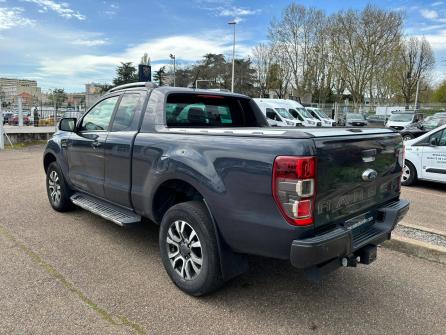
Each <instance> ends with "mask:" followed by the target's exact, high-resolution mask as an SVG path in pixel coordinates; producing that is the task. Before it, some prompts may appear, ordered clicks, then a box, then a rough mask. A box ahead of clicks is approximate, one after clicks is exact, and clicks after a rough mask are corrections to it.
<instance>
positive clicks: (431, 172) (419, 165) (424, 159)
mask: <svg viewBox="0 0 446 335" xmlns="http://www.w3.org/2000/svg"><path fill="white" fill-rule="evenodd" d="M404 145H405V147H406V157H405V164H404V168H403V174H402V176H401V184H403V185H405V186H408V185H412V184H413V183H414V182H415V181H417V180H418V179H421V180H429V181H436V182H440V183H446V125H443V126H441V127H438V128H435V129H434V130H431V131H430V132H428V133H426V134H424V135H421V136H420V137H417V138H415V139H413V140H410V141H406V142H404Z"/></svg>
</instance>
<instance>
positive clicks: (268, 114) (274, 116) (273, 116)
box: [266, 108, 281, 121]
mask: <svg viewBox="0 0 446 335" xmlns="http://www.w3.org/2000/svg"><path fill="white" fill-rule="evenodd" d="M266 117H267V118H268V119H271V120H274V121H281V120H280V118H279V117H278V116H277V114H276V113H275V112H274V111H273V110H272V109H271V108H267V109H266Z"/></svg>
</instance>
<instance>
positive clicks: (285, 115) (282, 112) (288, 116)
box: [276, 108, 294, 120]
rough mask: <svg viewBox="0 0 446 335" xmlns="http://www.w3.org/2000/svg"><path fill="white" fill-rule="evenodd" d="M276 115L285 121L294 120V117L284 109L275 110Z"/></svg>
mask: <svg viewBox="0 0 446 335" xmlns="http://www.w3.org/2000/svg"><path fill="white" fill-rule="evenodd" d="M276 111H277V113H279V115H280V116H281V117H283V118H285V119H290V120H292V119H294V117H293V116H292V115H291V114H290V113H289V112H288V111H287V110H286V109H285V108H276Z"/></svg>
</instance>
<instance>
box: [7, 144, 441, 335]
mask: <svg viewBox="0 0 446 335" xmlns="http://www.w3.org/2000/svg"><path fill="white" fill-rule="evenodd" d="M41 161H42V147H33V148H27V149H21V150H18V151H16V150H7V151H4V152H0V208H1V210H0V264H1V266H0V306H1V307H0V334H49V333H53V334H54V333H57V334H173V333H179V334H444V330H445V329H446V299H445V297H446V266H444V265H441V264H438V263H434V262H430V261H426V260H422V259H418V258H415V257H409V256H406V255H404V254H400V253H398V252H393V251H390V250H387V249H383V248H380V250H379V256H378V259H377V261H376V262H374V263H373V264H371V265H370V266H359V267H358V268H356V269H352V268H345V269H340V270H338V271H336V272H335V273H333V274H331V275H329V276H328V277H326V278H325V279H324V280H323V281H321V282H320V283H310V282H308V281H306V280H305V278H304V277H303V275H302V273H301V272H300V271H298V270H296V269H294V268H292V267H291V265H290V264H289V263H288V262H283V261H277V260H270V259H265V258H258V257H251V258H250V271H249V272H248V273H246V274H244V275H242V276H240V277H239V278H236V279H234V280H232V281H231V282H229V283H228V284H227V285H226V286H225V287H224V288H223V289H221V290H220V291H218V292H216V293H214V294H212V295H209V296H206V297H203V298H192V297H190V296H187V295H186V294H184V293H182V292H181V291H179V290H178V289H176V287H175V286H174V285H173V284H172V283H171V282H170V280H169V278H168V276H167V274H166V273H165V271H164V268H163V266H162V264H161V260H160V257H159V251H158V236H157V235H158V228H157V227H156V226H154V225H152V224H143V225H141V226H140V227H137V228H134V229H123V228H120V227H118V226H116V225H114V224H113V223H110V222H107V221H105V220H103V219H101V218H99V217H97V216H95V215H93V214H90V213H88V212H86V211H84V210H81V209H78V210H75V211H73V212H70V213H64V214H62V213H57V212H55V211H53V210H52V209H51V207H50V205H49V203H48V199H47V197H46V192H45V184H44V173H43V169H42V163H41ZM414 191H418V192H424V193H427V194H428V195H416V193H415V192H414ZM406 192H407V196H406ZM441 194H443V190H442V189H439V188H436V187H433V188H432V187H431V186H429V185H428V186H426V185H423V186H421V187H414V188H410V191H409V190H408V189H406V188H405V189H404V190H403V195H404V197H406V198H409V196H411V197H413V199H411V200H412V201H413V204H412V209H411V211H410V214H409V216H408V217H407V219H409V220H413V221H414V222H415V221H417V220H418V215H422V216H420V218H423V223H426V222H429V223H430V222H437V223H436V225H437V224H438V225H440V226H441V223H442V222H443V223H444V221H441V218H439V221H435V220H437V219H436V216H437V215H438V214H439V213H440V212H441V209H440V208H439V205H438V203H442V205H441V206H444V205H445V204H444V202H445V201H443V202H442V201H441V200H442V198H441ZM427 197H432V198H431V199H437V197H438V202H437V203H436V204H437V205H436V204H434V203H432V200H431V202H429V200H427V199H426V198H427ZM424 201H426V204H429V203H430V206H429V207H425V205H423V204H425V203H424ZM414 203H416V204H415V205H414ZM442 208H444V207H442ZM418 210H422V211H423V212H422V213H424V214H418V213H413V212H415V211H418ZM437 210H438V211H439V212H437ZM444 213H445V212H444V211H443V216H444ZM423 215H424V216H423Z"/></svg>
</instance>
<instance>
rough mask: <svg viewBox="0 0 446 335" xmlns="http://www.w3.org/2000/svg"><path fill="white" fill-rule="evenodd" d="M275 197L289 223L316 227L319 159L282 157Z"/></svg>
mask: <svg viewBox="0 0 446 335" xmlns="http://www.w3.org/2000/svg"><path fill="white" fill-rule="evenodd" d="M272 190H273V197H274V200H275V201H276V204H277V206H278V207H279V209H280V212H281V213H282V215H283V217H284V218H285V219H286V220H287V222H288V223H290V224H292V225H296V226H306V225H310V224H312V223H313V210H314V198H315V193H316V158H315V157H310V156H308V157H300V156H278V157H276V159H275V160H274V166H273V185H272Z"/></svg>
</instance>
